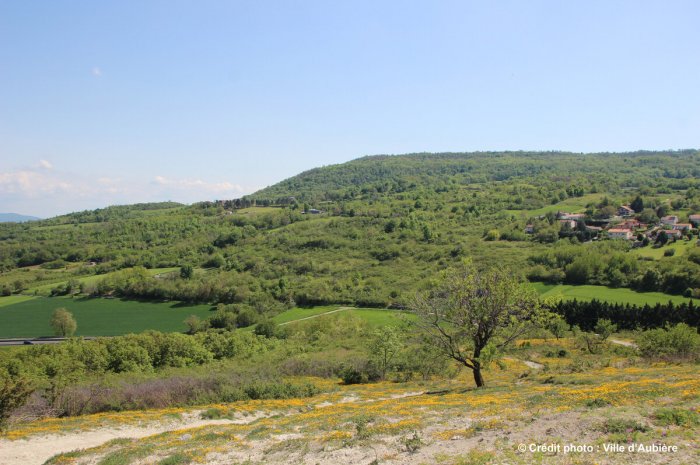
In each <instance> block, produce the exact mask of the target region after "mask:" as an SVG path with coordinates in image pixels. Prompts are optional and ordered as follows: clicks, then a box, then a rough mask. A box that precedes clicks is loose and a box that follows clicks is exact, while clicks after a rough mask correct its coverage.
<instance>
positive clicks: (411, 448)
mask: <svg viewBox="0 0 700 465" xmlns="http://www.w3.org/2000/svg"><path fill="white" fill-rule="evenodd" d="M401 444H403V446H404V447H405V448H406V452H408V453H409V454H415V453H416V452H418V451H419V450H420V448H421V447H423V446H424V445H425V443H424V442H423V441H422V440H421V437H420V435H419V434H418V432H417V431H414V433H413V436H411V437H410V438H401Z"/></svg>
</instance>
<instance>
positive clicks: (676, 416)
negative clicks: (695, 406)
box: [654, 408, 700, 427]
mask: <svg viewBox="0 0 700 465" xmlns="http://www.w3.org/2000/svg"><path fill="white" fill-rule="evenodd" d="M654 419H655V420H656V423H657V424H658V425H661V426H669V425H676V426H686V427H687V426H695V425H698V424H700V414H698V412H696V411H695V410H692V409H688V410H684V409H679V408H675V409H670V408H662V409H659V410H657V411H656V413H655V414H654Z"/></svg>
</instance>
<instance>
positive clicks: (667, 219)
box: [661, 215, 678, 226]
mask: <svg viewBox="0 0 700 465" xmlns="http://www.w3.org/2000/svg"><path fill="white" fill-rule="evenodd" d="M661 223H663V224H666V225H668V226H673V225H674V224H676V223H678V217H677V216H675V215H669V216H664V217H662V218H661Z"/></svg>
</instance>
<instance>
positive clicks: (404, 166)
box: [249, 150, 700, 203]
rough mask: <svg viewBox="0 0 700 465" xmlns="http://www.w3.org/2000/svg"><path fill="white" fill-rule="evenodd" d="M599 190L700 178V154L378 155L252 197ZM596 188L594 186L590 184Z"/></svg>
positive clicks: (321, 170)
mask: <svg viewBox="0 0 700 465" xmlns="http://www.w3.org/2000/svg"><path fill="white" fill-rule="evenodd" d="M591 175H593V179H592V180H593V181H594V182H595V183H596V186H595V187H596V188H598V189H600V190H606V189H610V188H619V187H640V183H647V182H651V183H656V181H652V180H657V179H661V178H667V179H684V178H689V177H693V178H697V177H700V152H699V151H697V150H683V151H665V152H649V151H639V152H628V153H590V154H581V153H570V152H474V153H435V154H431V153H416V154H408V155H374V156H367V157H363V158H358V159H356V160H352V161H349V162H347V163H343V164H338V165H330V166H324V167H321V168H315V169H312V170H309V171H305V172H303V173H300V174H298V175H296V176H293V177H291V178H289V179H286V180H284V181H282V182H280V183H278V184H275V185H273V186H270V187H267V188H265V189H262V190H260V191H258V192H256V193H255V194H253V195H251V196H249V198H251V199H256V200H265V201H271V202H273V203H274V202H276V203H283V202H284V201H285V199H286V198H288V197H294V198H296V199H297V200H299V201H311V202H314V201H323V200H341V199H346V200H347V199H349V198H355V197H356V196H357V195H358V194H361V193H367V192H368V191H375V192H380V193H382V192H390V191H393V192H403V191H406V190H410V189H415V188H432V189H441V188H443V189H444V188H446V187H448V186H449V185H450V184H472V183H486V182H493V181H507V180H511V179H520V180H530V181H532V182H533V183H537V182H539V181H545V180H546V181H558V182H563V183H567V184H571V183H576V182H583V183H585V182H586V181H587V180H588V179H591V178H590V176H591ZM588 187H589V189H588V190H590V187H593V186H588Z"/></svg>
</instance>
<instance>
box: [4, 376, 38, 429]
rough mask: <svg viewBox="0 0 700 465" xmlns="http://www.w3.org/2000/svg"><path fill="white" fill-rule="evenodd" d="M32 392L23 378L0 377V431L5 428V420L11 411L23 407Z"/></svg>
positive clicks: (29, 385)
mask: <svg viewBox="0 0 700 465" xmlns="http://www.w3.org/2000/svg"><path fill="white" fill-rule="evenodd" d="M32 392H34V389H33V388H32V386H31V384H30V383H29V381H28V380H27V379H25V378H23V377H19V376H2V377H0V431H4V430H5V429H6V428H7V420H8V419H9V418H10V414H11V413H12V411H13V410H15V409H16V408H18V407H21V406H22V405H24V404H25V403H26V402H27V399H29V396H30V395H31V394H32Z"/></svg>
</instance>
